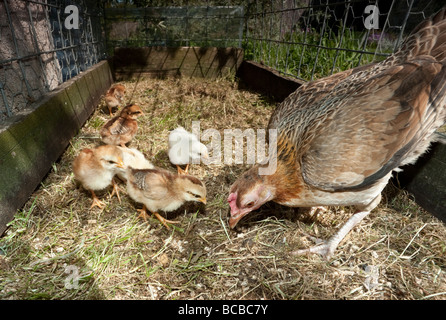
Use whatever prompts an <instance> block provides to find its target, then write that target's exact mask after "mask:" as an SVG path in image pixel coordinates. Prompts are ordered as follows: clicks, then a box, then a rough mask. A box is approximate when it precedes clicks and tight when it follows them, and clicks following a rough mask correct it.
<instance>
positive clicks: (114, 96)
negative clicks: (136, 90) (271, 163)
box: [105, 84, 125, 116]
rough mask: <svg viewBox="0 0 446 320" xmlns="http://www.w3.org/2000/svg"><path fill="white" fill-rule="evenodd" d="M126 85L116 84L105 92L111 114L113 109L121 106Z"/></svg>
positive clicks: (111, 114)
mask: <svg viewBox="0 0 446 320" xmlns="http://www.w3.org/2000/svg"><path fill="white" fill-rule="evenodd" d="M124 94H125V87H124V86H123V85H122V84H115V85H113V86H111V87H110V89H108V91H107V93H106V94H105V104H106V105H107V107H108V111H109V112H110V116H113V113H112V109H113V108H116V107H119V106H120V105H121V104H122V102H123V98H124Z"/></svg>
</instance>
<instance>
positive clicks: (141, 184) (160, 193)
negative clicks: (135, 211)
mask: <svg viewBox="0 0 446 320" xmlns="http://www.w3.org/2000/svg"><path fill="white" fill-rule="evenodd" d="M127 192H128V194H129V196H130V197H131V198H132V199H133V200H135V201H136V202H139V203H142V204H143V209H142V210H141V214H140V215H139V217H142V218H143V219H144V220H146V219H147V213H146V208H147V209H148V210H149V211H150V212H152V213H153V214H154V215H155V216H156V217H157V218H158V220H159V221H161V223H162V224H163V225H165V226H166V227H167V228H168V229H169V226H168V225H167V223H177V221H170V220H167V219H165V218H163V217H162V216H160V215H159V213H158V211H160V210H161V211H164V212H170V211H173V210H176V209H178V208H179V207H180V206H182V205H183V204H184V203H185V202H186V201H195V202H202V203H204V204H206V187H205V185H204V183H203V182H201V181H200V180H199V179H197V178H195V177H193V176H190V175H178V174H175V173H171V172H169V171H167V170H164V169H161V168H153V169H133V168H132V167H128V168H127Z"/></svg>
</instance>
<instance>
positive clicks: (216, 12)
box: [104, 5, 244, 54]
mask: <svg viewBox="0 0 446 320" xmlns="http://www.w3.org/2000/svg"><path fill="white" fill-rule="evenodd" d="M243 18H244V11H243V6H209V5H207V6H183V7H145V8H131V7H124V8H107V9H105V19H104V20H105V25H106V27H105V29H106V34H107V37H106V38H107V49H108V50H107V51H108V52H109V54H112V50H113V48H114V47H122V46H124V47H140V46H169V47H179V46H200V47H209V46H216V47H229V46H233V47H241V45H242V38H243V26H244V23H243V22H244V20H243Z"/></svg>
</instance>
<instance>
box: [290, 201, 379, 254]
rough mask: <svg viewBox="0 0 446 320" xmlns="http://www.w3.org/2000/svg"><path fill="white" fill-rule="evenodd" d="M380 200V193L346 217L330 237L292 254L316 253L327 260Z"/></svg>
mask: <svg viewBox="0 0 446 320" xmlns="http://www.w3.org/2000/svg"><path fill="white" fill-rule="evenodd" d="M380 201H381V195H379V196H378V197H376V198H375V199H374V200H373V201H372V202H371V203H370V204H369V205H367V206H365V207H364V208H360V210H358V211H357V212H356V213H355V214H354V215H353V216H352V217H350V219H348V221H347V222H346V223H345V224H344V225H343V226H342V227H341V229H339V230H338V232H336V234H335V235H334V236H332V237H331V238H330V239H328V240H326V241H323V243H321V244H319V245H316V246H314V247H310V248H308V249H301V250H297V251H294V252H293V253H292V254H294V255H304V254H309V253H316V254H319V255H321V256H322V257H324V258H325V259H327V260H329V259H330V258H331V257H332V256H333V254H334V252H335V250H336V248H337V247H338V245H339V243H340V242H341V241H342V239H344V238H345V236H346V235H347V234H348V233H349V232H350V231H351V230H352V229H353V228H354V227H355V226H356V225H357V224H358V223H360V222H361V221H362V219H364V218H365V217H366V216H367V215H368V214H369V213H370V211H372V210H373V209H374V208H375V207H376V206H377V205H378V203H379V202H380ZM361 209H362V210H361Z"/></svg>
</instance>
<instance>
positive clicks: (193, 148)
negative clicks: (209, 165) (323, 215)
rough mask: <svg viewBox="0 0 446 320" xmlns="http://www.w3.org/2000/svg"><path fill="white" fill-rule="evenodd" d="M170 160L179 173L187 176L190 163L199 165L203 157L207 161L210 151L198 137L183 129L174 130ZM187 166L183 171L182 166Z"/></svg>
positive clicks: (171, 138)
mask: <svg viewBox="0 0 446 320" xmlns="http://www.w3.org/2000/svg"><path fill="white" fill-rule="evenodd" d="M168 154H169V160H170V162H171V163H173V164H174V165H176V166H177V170H178V173H180V174H182V173H184V174H187V172H188V170H189V164H190V163H199V162H200V159H201V157H203V158H205V159H207V158H208V157H209V156H208V150H207V148H206V146H205V145H204V144H203V143H201V142H200V141H199V140H198V138H197V136H196V135H194V134H192V133H190V132H188V131H186V130H185V129H184V128H183V127H178V128H176V129H175V130H172V131H171V132H170V134H169V152H168ZM181 165H186V168H185V169H184V170H183V169H182V168H181V167H180V166H181Z"/></svg>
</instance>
